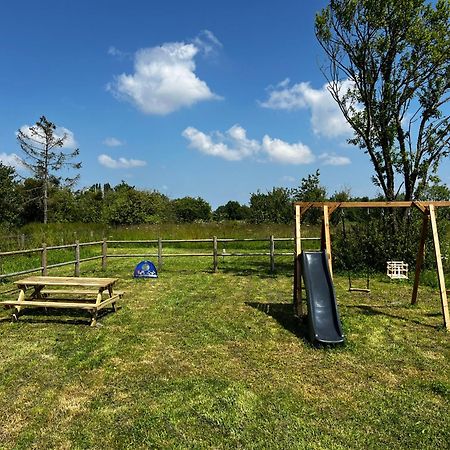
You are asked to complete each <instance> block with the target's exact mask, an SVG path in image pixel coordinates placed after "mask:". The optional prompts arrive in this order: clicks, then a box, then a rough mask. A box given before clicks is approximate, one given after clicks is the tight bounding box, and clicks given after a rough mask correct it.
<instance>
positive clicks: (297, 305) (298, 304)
mask: <svg viewBox="0 0 450 450" xmlns="http://www.w3.org/2000/svg"><path fill="white" fill-rule="evenodd" d="M300 221H301V208H300V206H298V205H295V229H294V234H295V249H294V313H295V314H297V316H298V317H301V316H302V315H303V299H302V271H301V266H300V254H301V253H302V239H301V224H300Z"/></svg>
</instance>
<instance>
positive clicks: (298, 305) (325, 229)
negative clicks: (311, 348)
mask: <svg viewBox="0 0 450 450" xmlns="http://www.w3.org/2000/svg"><path fill="white" fill-rule="evenodd" d="M294 207H295V251H294V255H295V262H294V307H295V310H296V312H297V314H298V315H299V316H301V315H303V299H302V275H301V273H302V272H301V266H300V258H299V256H300V254H301V252H302V233H301V221H302V218H303V216H304V214H305V213H306V211H308V210H309V209H310V208H318V209H321V210H322V214H323V216H322V231H321V249H322V250H325V252H326V255H327V261H328V266H329V268H330V274H331V277H333V265H332V259H331V235H330V216H331V214H332V213H333V212H334V211H336V210H337V209H339V208H411V207H414V208H416V209H417V210H418V211H420V212H421V213H422V230H421V235H420V241H419V248H418V252H417V258H416V270H415V276H414V286H413V291H412V298H411V304H412V305H414V304H416V303H417V296H418V292H419V281H420V271H421V269H422V265H423V260H424V255H425V243H426V238H427V233H428V227H429V224H430V223H431V231H432V234H433V244H434V254H435V259H436V272H437V278H438V284H439V295H440V299H441V309H442V317H443V319H444V327H445V328H446V330H447V331H450V316H449V310H448V300H447V295H448V294H450V290H449V291H447V290H446V287H445V278H444V270H443V267H442V258H441V247H440V244H439V235H438V228H437V221H436V208H438V207H450V201H436V202H431V201H407V202H406V201H399V202H383V201H372V202H370V201H369V202H295V203H294Z"/></svg>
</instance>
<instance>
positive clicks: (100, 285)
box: [0, 277, 123, 326]
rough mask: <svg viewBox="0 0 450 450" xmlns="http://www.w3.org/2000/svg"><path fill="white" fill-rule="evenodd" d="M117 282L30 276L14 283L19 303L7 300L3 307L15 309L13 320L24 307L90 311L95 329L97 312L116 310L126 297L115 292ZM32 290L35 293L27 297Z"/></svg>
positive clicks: (16, 318)
mask: <svg viewBox="0 0 450 450" xmlns="http://www.w3.org/2000/svg"><path fill="white" fill-rule="evenodd" d="M116 281H117V278H83V277H28V278H24V279H22V280H18V281H15V284H16V285H17V287H18V289H19V297H18V298H17V300H4V301H1V302H0V305H4V306H13V307H14V308H15V312H14V313H13V315H12V318H13V320H14V321H17V320H18V318H19V314H20V312H21V310H22V308H28V307H37V308H68V309H71V308H73V309H83V310H88V311H89V312H90V313H91V326H94V325H95V324H96V323H97V314H98V311H100V310H102V309H104V308H106V307H107V306H111V307H112V308H113V310H114V311H116V302H117V300H119V299H120V298H122V296H123V291H114V289H113V286H114V284H115V282H116ZM67 288H71V289H67ZM80 288H84V289H80ZM93 288H96V289H93ZM29 289H32V291H31V293H30V294H29V295H27V291H28V290H29ZM104 294H106V295H104ZM80 297H82V298H80Z"/></svg>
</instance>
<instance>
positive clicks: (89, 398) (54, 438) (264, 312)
mask: <svg viewBox="0 0 450 450" xmlns="http://www.w3.org/2000/svg"><path fill="white" fill-rule="evenodd" d="M284 261H285V263H283V261H281V258H280V260H279V261H277V268H278V271H277V273H276V274H274V275H271V274H270V273H269V272H268V266H269V264H268V261H267V258H264V259H263V260H258V259H250V258H248V259H245V260H243V259H237V258H236V259H234V260H232V259H231V258H229V259H226V260H225V261H222V259H221V261H220V266H221V267H220V271H219V273H217V274H213V273H212V272H211V259H210V258H204V259H201V258H198V259H192V258H189V259H186V258H185V259H181V258H180V259H175V258H173V259H170V260H167V261H166V263H165V267H164V271H163V272H162V273H161V274H160V278H159V279H157V280H151V281H148V280H134V279H132V278H131V274H132V269H133V265H134V263H135V262H137V261H132V262H130V261H129V260H128V261H126V260H122V259H116V260H112V261H110V262H109V265H108V270H107V272H101V271H100V269H99V265H100V263H99V262H98V261H97V262H94V263H86V264H84V265H83V268H82V274H83V275H84V276H115V277H118V278H119V279H120V281H119V283H118V286H117V287H118V288H119V289H122V290H124V291H125V292H126V295H125V297H124V299H123V300H122V301H121V308H120V309H119V311H118V312H117V313H110V314H107V315H105V316H104V317H102V318H101V319H100V320H99V323H100V325H99V326H98V327H89V326H88V323H89V317H88V316H87V315H83V313H82V312H80V313H78V312H76V311H75V312H73V311H72V312H71V313H70V314H66V312H64V311H63V312H61V311H59V312H58V311H51V312H49V313H47V314H45V313H44V312H42V311H38V310H31V311H30V312H28V313H26V314H24V315H23V316H22V317H21V318H20V321H19V322H18V323H11V322H10V319H9V315H10V311H8V310H4V311H1V312H0V341H1V346H0V361H1V363H0V448H2V449H3V448H4V449H10V448H17V449H21V448H23V449H28V448H39V449H43V448H45V449H47V448H64V449H65V448H89V449H95V448H102V449H126V448H193V449H194V448H195V449H197V448H263V449H268V448H283V449H293V448H295V449H297V448H299V449H301V448H305V449H335V448H336V449H339V448H342V449H347V448H376V449H379V448H386V449H393V448H396V449H397V448H408V449H427V448H436V449H437V448H439V449H443V448H448V445H449V442H450V416H449V412H450V409H449V404H450V371H449V367H448V362H449V356H450V355H449V349H450V346H449V342H450V334H449V333H446V332H445V331H444V330H443V327H442V316H441V314H440V304H439V301H438V293H437V291H436V290H432V289H431V288H422V289H421V291H420V297H419V304H418V305H417V306H415V307H412V306H410V305H409V302H410V298H409V297H410V291H411V286H410V284H401V283H389V282H388V281H386V280H385V279H384V278H382V277H379V279H377V280H374V282H373V283H372V292H371V293H370V294H362V293H352V294H350V293H348V292H347V291H346V288H347V285H346V280H345V277H343V276H339V275H337V276H336V291H337V295H338V300H339V306H340V313H341V319H342V322H343V327H344V332H345V334H346V344H345V345H344V346H342V347H339V348H314V347H312V346H311V345H310V344H308V343H307V341H305V339H304V336H305V334H306V330H305V328H304V325H301V324H300V325H299V324H298V323H297V321H296V320H295V319H294V317H293V315H292V305H291V297H292V264H291V261H290V259H289V258H287V259H285V260H284ZM65 270H66V272H63V271H61V272H58V271H52V272H51V273H50V274H66V275H70V272H69V269H65ZM361 284H363V280H361Z"/></svg>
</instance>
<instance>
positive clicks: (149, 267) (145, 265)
mask: <svg viewBox="0 0 450 450" xmlns="http://www.w3.org/2000/svg"><path fill="white" fill-rule="evenodd" d="M133 276H134V278H158V271H157V270H156V267H155V265H154V264H153V263H152V262H151V261H141V262H140V263H139V264H138V265H137V266H136V268H135V269H134V275H133Z"/></svg>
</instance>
